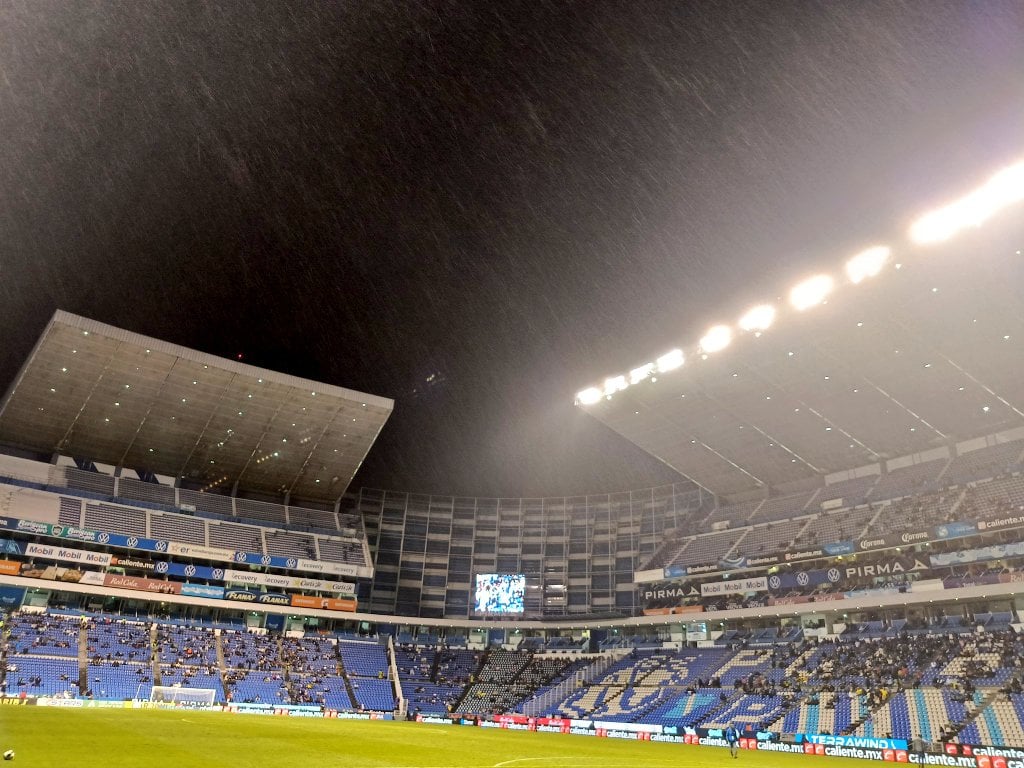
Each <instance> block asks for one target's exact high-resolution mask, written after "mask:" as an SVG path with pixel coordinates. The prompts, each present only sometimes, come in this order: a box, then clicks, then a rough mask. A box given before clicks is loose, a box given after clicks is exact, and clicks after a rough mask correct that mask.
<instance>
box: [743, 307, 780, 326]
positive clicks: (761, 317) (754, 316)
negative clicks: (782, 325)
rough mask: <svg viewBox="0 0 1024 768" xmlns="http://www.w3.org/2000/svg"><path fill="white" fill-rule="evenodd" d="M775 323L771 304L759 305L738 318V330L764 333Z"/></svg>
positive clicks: (773, 308) (773, 309)
mask: <svg viewBox="0 0 1024 768" xmlns="http://www.w3.org/2000/svg"><path fill="white" fill-rule="evenodd" d="M774 321H775V307H773V306H772V305H771V304H759V305H758V306H756V307H753V308H752V309H749V310H747V313H746V314H745V315H743V317H741V318H740V328H742V329H743V330H744V331H766V330H768V328H769V327H771V324H772V323H773V322H774Z"/></svg>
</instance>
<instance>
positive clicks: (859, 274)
mask: <svg viewBox="0 0 1024 768" xmlns="http://www.w3.org/2000/svg"><path fill="white" fill-rule="evenodd" d="M891 254H892V249H891V248H889V247H888V246H885V245H876V246H874V247H873V248H868V249H866V250H863V251H861V252H860V253H858V254H857V255H856V256H854V257H853V258H851V259H850V260H849V261H848V262H846V276H847V277H848V278H850V282H851V283H853V284H854V285H856V284H857V283H859V282H861V281H863V280H866V279H867V278H869V277H874V276H875V275H877V274H878V273H879V272H881V271H882V267H884V266H885V262H887V261H888V260H889V256H890V255H891Z"/></svg>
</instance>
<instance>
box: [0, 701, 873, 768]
mask: <svg viewBox="0 0 1024 768" xmlns="http://www.w3.org/2000/svg"><path fill="white" fill-rule="evenodd" d="M4 749H14V750H15V751H16V753H17V757H16V758H15V762H14V763H13V765H17V766H21V767H22V768H29V767H31V768H135V766H138V768H249V767H250V766H253V767H256V766H259V768H321V767H322V768H335V767H337V768H724V766H726V765H737V766H739V765H741V764H743V765H746V766H748V767H750V766H756V768H800V766H803V767H804V768H807V766H811V765H813V764H819V765H821V764H827V765H829V766H835V768H853V763H857V764H859V765H861V766H863V765H864V763H863V762H862V761H859V760H858V761H853V760H846V759H841V758H828V757H808V756H804V755H787V754H777V753H752V752H742V753H741V754H740V756H739V758H738V759H736V760H735V761H734V760H732V759H730V757H729V754H728V751H727V750H725V749H719V748H713V747H696V746H690V745H684V744H660V743H651V742H632V741H620V740H617V739H597V738H592V737H586V736H570V735H562V734H551V733H532V732H522V731H514V732H510V731H499V730H490V729H482V728H467V727H462V726H439V725H420V724H417V723H405V722H366V721H354V720H318V719H303V718H288V717H265V716H254V715H231V714H222V713H211V712H188V711H181V710H177V711H168V710H117V709H113V710H111V709H96V710H66V709H48V708H43V707H11V706H0V751H2V750H4ZM844 764H848V765H844Z"/></svg>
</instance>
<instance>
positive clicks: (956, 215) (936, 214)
mask: <svg viewBox="0 0 1024 768" xmlns="http://www.w3.org/2000/svg"><path fill="white" fill-rule="evenodd" d="M1021 201H1024V161H1022V162H1019V163H1017V164H1015V165H1011V166H1008V167H1006V168H1004V169H1003V170H1001V171H999V173H997V174H996V175H995V176H993V177H992V178H991V179H989V180H988V181H987V182H985V183H984V184H983V185H981V186H980V187H978V188H977V189H976V190H974V191H973V192H970V193H968V194H966V195H964V196H963V197H961V198H960V199H959V200H954V201H953V202H952V203H949V204H948V205H944V206H943V207H941V208H937V209H935V210H934V211H929V212H928V213H926V214H924V215H923V216H921V217H920V218H919V219H918V220H917V221H915V222H914V223H913V224H912V225H911V226H910V239H911V240H912V241H913V242H915V243H917V244H918V245H930V244H933V243H941V242H943V241H944V240H948V239H949V238H951V237H953V236H954V235H956V234H957V233H959V232H960V231H961V230H964V229H967V228H968V227H979V226H981V225H982V224H984V223H985V222H986V221H988V220H989V219H990V218H992V217H993V216H995V215H996V214H997V213H999V212H1000V211H1002V210H1003V209H1004V208H1008V207H1009V206H1011V205H1013V204H1015V203H1019V202H1021Z"/></svg>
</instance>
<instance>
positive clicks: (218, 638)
mask: <svg viewBox="0 0 1024 768" xmlns="http://www.w3.org/2000/svg"><path fill="white" fill-rule="evenodd" d="M223 638H224V635H223V634H222V633H221V632H217V633H216V635H215V637H214V639H213V648H214V650H215V651H216V652H217V674H218V675H219V676H220V687H221V688H222V689H223V690H224V691H230V690H231V686H230V685H228V665H227V662H226V661H225V660H224V639H223Z"/></svg>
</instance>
